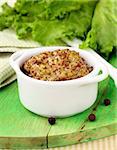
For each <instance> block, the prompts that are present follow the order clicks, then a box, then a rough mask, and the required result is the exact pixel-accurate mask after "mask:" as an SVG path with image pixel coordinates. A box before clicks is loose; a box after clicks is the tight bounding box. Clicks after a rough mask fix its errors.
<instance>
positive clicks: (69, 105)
mask: <svg viewBox="0 0 117 150" xmlns="http://www.w3.org/2000/svg"><path fill="white" fill-rule="evenodd" d="M64 48H68V49H70V50H75V51H77V52H79V53H80V56H82V57H83V58H84V59H85V60H86V61H87V63H88V64H89V65H91V66H93V68H94V69H93V71H92V72H91V73H89V74H88V75H86V76H84V77H82V78H79V79H74V80H68V81H42V80H37V79H34V78H31V77H29V76H27V75H25V74H24V73H23V72H22V71H21V70H20V67H21V66H22V64H23V63H24V62H25V61H26V60H27V59H28V58H30V57H31V56H33V55H36V54H38V53H40V52H44V51H53V50H56V49H64ZM10 64H11V66H12V67H13V69H14V70H15V72H16V74H17V79H18V88H19V96H20V100H21V103H22V104H23V105H24V106H25V107H26V108H27V109H28V110H30V111H32V112H34V113H36V114H39V115H42V116H46V117H49V116H55V117H67V116H71V115H74V114H77V113H80V112H82V111H84V110H86V109H87V108H89V107H90V106H91V105H92V104H93V103H94V102H95V100H96V97H97V92H98V82H100V81H102V80H104V79H105V78H106V77H107V76H108V71H107V69H106V67H105V66H104V65H103V64H101V63H100V62H98V61H97V60H96V59H95V58H94V56H93V55H91V54H90V53H89V52H88V51H83V50H80V49H76V48H71V47H41V48H36V49H32V50H29V51H20V52H16V53H14V54H13V55H12V56H11V57H10ZM100 70H101V71H102V74H99V71H100Z"/></svg>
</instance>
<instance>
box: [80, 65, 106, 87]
mask: <svg viewBox="0 0 117 150" xmlns="http://www.w3.org/2000/svg"><path fill="white" fill-rule="evenodd" d="M98 66H99V71H102V73H101V74H98V75H97V76H94V77H92V78H88V79H84V80H83V81H82V83H81V85H87V84H92V83H96V82H100V81H102V80H104V79H106V78H107V77H108V75H109V72H108V69H107V67H106V66H105V65H104V64H102V63H98Z"/></svg>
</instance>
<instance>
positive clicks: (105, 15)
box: [80, 0, 117, 56]
mask: <svg viewBox="0 0 117 150" xmlns="http://www.w3.org/2000/svg"><path fill="white" fill-rule="evenodd" d="M80 47H81V48H87V47H91V48H92V49H95V50H97V51H100V52H101V53H104V54H105V55H106V56H108V55H109V53H110V52H112V50H113V48H114V47H117V1H114V0H106V1H104V0H100V2H99V3H98V4H97V5H96V9H95V13H94V16H93V20H92V27H91V30H90V31H89V33H88V35H87V38H86V40H85V41H84V42H83V44H82V45H81V46H80Z"/></svg>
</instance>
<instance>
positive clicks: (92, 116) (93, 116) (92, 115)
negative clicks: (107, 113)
mask: <svg viewBox="0 0 117 150" xmlns="http://www.w3.org/2000/svg"><path fill="white" fill-rule="evenodd" d="M88 119H89V120H90V121H94V120H95V119H96V116H95V115H94V114H90V115H89V116H88Z"/></svg>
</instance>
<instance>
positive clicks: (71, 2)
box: [0, 0, 117, 56]
mask: <svg viewBox="0 0 117 150" xmlns="http://www.w3.org/2000/svg"><path fill="white" fill-rule="evenodd" d="M116 6H117V2H116V1H114V0H17V1H16V3H15V5H14V7H13V8H12V7H10V6H9V5H8V4H7V3H5V4H4V5H3V6H2V8H3V11H2V13H1V14H0V30H4V29H5V28H12V29H14V30H15V32H16V34H17V36H18V38H19V39H25V38H32V39H33V40H35V41H38V42H39V43H40V44H42V45H65V42H64V41H65V39H70V40H72V39H73V38H79V39H81V40H83V41H84V42H83V44H82V45H80V47H81V48H88V47H90V48H92V49H94V50H97V51H98V52H101V53H103V54H105V55H106V56H108V55H109V54H110V53H111V52H112V50H113V49H114V48H116V47H117V7H116Z"/></svg>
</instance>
